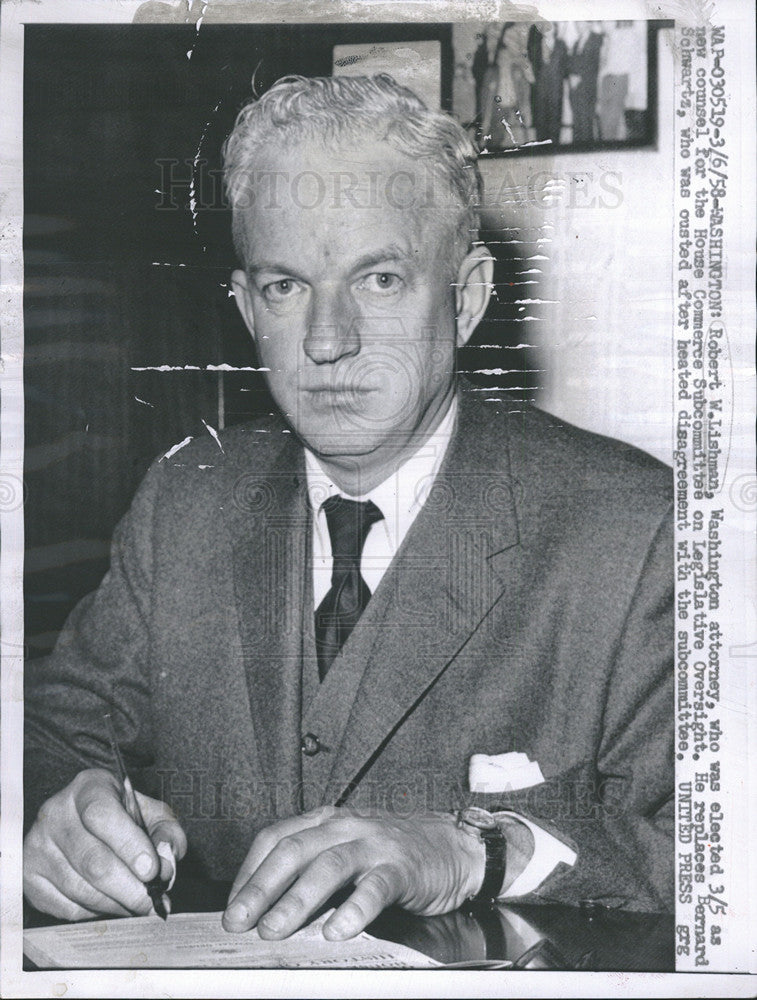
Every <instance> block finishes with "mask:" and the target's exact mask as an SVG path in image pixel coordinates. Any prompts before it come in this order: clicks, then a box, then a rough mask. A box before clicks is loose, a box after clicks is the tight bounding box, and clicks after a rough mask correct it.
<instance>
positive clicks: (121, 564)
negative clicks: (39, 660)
mask: <svg viewBox="0 0 757 1000" xmlns="http://www.w3.org/2000/svg"><path fill="white" fill-rule="evenodd" d="M225 159H226V172H227V189H228V193H229V198H230V201H231V204H232V208H233V213H234V214H233V226H234V235H235V242H236V246H237V251H238V253H239V256H240V262H241V263H242V267H241V268H240V269H239V270H237V271H235V272H234V274H233V278H232V281H233V287H234V292H235V296H236V300H237V304H238V306H239V308H240V310H241V313H242V316H243V318H244V320H245V322H246V324H247V326H248V328H249V330H250V333H251V335H252V337H253V338H254V340H255V343H256V346H257V351H258V355H259V358H260V362H261V364H262V365H263V366H264V367H265V368H266V369H267V379H268V384H269V386H270V389H271V392H272V394H273V396H274V398H275V400H276V402H277V404H278V406H279V408H280V411H281V412H280V414H277V415H274V416H272V417H270V418H268V419H266V420H263V421H260V422H258V423H257V424H255V425H248V426H242V427H239V428H234V429H231V430H229V431H227V432H225V433H224V434H223V435H221V436H220V438H219V439H218V441H216V440H211V439H210V438H208V439H206V440H197V441H192V442H191V443H190V444H188V445H186V446H185V447H184V448H182V449H181V450H180V451H172V452H171V453H169V454H168V455H166V456H163V458H162V459H160V460H159V461H157V462H156V463H155V464H154V466H153V467H152V469H151V470H150V472H149V474H148V476H147V477H146V479H145V481H144V483H143V485H142V486H141V488H140V490H139V492H138V494H137V496H136V498H135V500H134V503H133V505H132V508H131V510H130V512H129V513H128V514H127V516H126V517H125V518H124V520H123V521H122V523H121V524H120V525H119V527H118V529H117V531H116V535H115V537H114V542H113V548H112V558H111V567H110V570H109V573H108V574H107V576H106V578H105V580H104V581H103V583H102V585H101V587H100V588H99V590H98V591H97V592H96V593H94V594H93V595H90V597H88V598H86V599H85V600H84V601H83V602H82V603H81V604H80V605H79V606H78V607H77V609H75V611H74V612H73V614H72V615H71V618H70V619H69V621H68V623H67V625H66V628H65V630H64V632H63V634H62V635H61V638H60V641H59V643H58V645H57V647H56V650H55V652H54V654H53V656H52V657H51V658H50V659H49V660H48V661H46V662H45V663H43V664H41V665H36V664H35V665H34V667H33V668H30V669H29V672H28V674H29V676H28V687H27V694H26V699H27V701H26V704H27V727H26V732H27V749H26V778H25V782H26V786H25V787H26V792H27V817H26V819H27V826H28V828H29V832H28V834H27V837H26V841H25V891H26V894H27V897H28V898H29V900H30V901H31V902H32V903H33V904H34V905H35V906H37V907H38V908H41V909H44V910H47V911H48V912H50V913H53V914H55V915H56V916H61V917H65V918H68V919H81V918H84V917H86V916H89V915H91V914H94V913H118V914H125V913H144V912H148V910H149V908H150V905H151V904H150V901H149V899H148V898H147V896H146V894H145V888H144V883H145V882H146V881H147V880H149V879H150V878H152V877H153V876H155V875H156V873H157V872H158V871H159V870H160V872H161V874H163V875H164V876H166V875H167V874H168V873H169V871H170V868H171V863H170V854H171V853H172V854H173V855H174V857H181V856H182V855H183V854H184V853H185V851H186V850H187V844H189V847H190V850H191V852H192V853H193V855H194V857H195V859H196V861H197V863H199V864H200V865H201V866H202V867H203V869H204V870H205V872H206V873H207V874H208V875H209V876H210V877H212V878H215V879H227V880H231V879H234V884H233V888H232V891H231V894H230V897H229V905H228V907H227V910H226V912H225V914H224V926H225V927H226V928H227V930H229V931H240V930H245V929H247V928H249V927H251V926H254V925H257V926H258V927H259V930H260V933H261V935H262V936H264V937H269V938H278V937H284V936H286V935H288V934H290V933H291V932H293V931H294V930H296V929H297V927H299V926H300V925H301V924H302V923H303V922H305V921H307V919H308V918H309V917H310V916H311V915H312V913H313V912H315V911H316V910H317V909H318V907H320V906H321V905H323V904H324V903H325V902H326V901H327V900H328V899H330V898H331V896H332V895H333V894H334V893H335V892H336V891H337V890H339V889H342V888H344V887H345V886H347V887H349V893H348V897H347V899H346V901H344V902H343V903H342V904H341V905H340V906H339V907H338V908H337V910H336V911H335V913H334V914H333V915H332V917H331V918H330V919H329V921H328V923H327V924H326V926H325V931H324V933H326V935H327V936H330V937H333V938H343V937H348V936H350V935H353V934H355V933H357V932H358V931H359V930H360V929H361V928H362V927H364V926H366V925H367V924H368V923H369V922H370V920H371V919H373V917H374V916H376V915H377V914H378V913H379V912H380V911H381V910H382V909H383V908H384V907H385V906H387V905H389V904H390V903H399V904H400V905H402V906H404V907H406V908H407V909H409V910H412V911H414V912H416V913H423V914H434V913H443V912H446V911H449V910H452V909H455V908H456V907H458V906H460V905H461V904H462V903H463V902H464V901H465V900H466V899H469V898H472V897H477V896H478V897H480V898H487V899H493V898H522V899H526V900H530V901H534V900H558V901H562V902H570V903H576V904H577V903H579V902H580V901H582V900H587V899H591V900H594V901H596V900H599V901H601V902H603V903H606V904H607V905H614V906H627V907H630V908H633V909H637V910H654V909H664V908H666V907H667V908H669V907H670V905H671V901H672V839H671V838H672V806H673V774H672V724H671V713H672V666H671V659H672V651H671V642H672V626H671V604H672V572H671V564H672V553H671V526H670V501H671V483H670V474H669V470H667V469H666V468H665V467H664V466H662V465H661V464H660V463H658V462H656V461H655V460H654V459H652V458H650V457H649V456H647V455H645V454H643V453H642V452H640V451H638V450H637V449H635V448H632V447H630V446H628V445H623V444H620V443H619V442H615V441H610V440H608V439H605V438H600V437H597V436H596V435H592V434H589V433H586V432H584V431H580V430H578V429H576V428H573V427H571V426H569V425H567V424H565V423H563V422H561V421H559V420H557V419H556V418H553V417H550V416H548V415H546V414H544V413H540V412H539V411H538V410H535V409H531V408H525V409H524V408H523V406H522V405H521V404H516V403H514V402H513V401H512V400H509V399H508V398H507V397H506V396H502V397H501V398H499V399H497V398H494V399H493V398H487V399H486V400H482V399H480V398H479V397H478V396H477V394H476V393H475V392H472V391H470V387H469V386H465V385H464V384H461V383H459V382H458V380H457V377H456V374H455V367H456V366H455V352H456V349H457V348H458V347H460V346H462V345H463V344H464V343H465V342H466V341H467V340H468V338H469V337H470V335H471V334H472V332H473V330H474V329H475V327H476V325H477V324H478V322H479V320H480V319H481V317H482V315H483V313H484V311H485V309H486V306H487V303H488V298H489V291H490V282H491V278H492V262H491V258H490V256H489V254H488V252H487V250H486V248H485V247H483V246H482V245H481V244H480V243H478V242H476V236H477V229H476V204H477V201H478V196H479V184H480V180H479V177H478V173H477V169H476V166H475V149H474V148H473V146H472V145H471V144H470V142H469V140H468V138H467V137H466V135H465V133H464V132H463V131H462V130H461V129H460V128H459V127H458V126H457V125H456V124H455V123H454V122H453V121H452V120H451V119H449V118H448V117H446V116H445V115H442V114H439V113H436V112H431V111H429V110H427V109H426V108H425V106H424V105H423V104H422V103H421V102H420V101H419V100H418V99H417V98H416V97H415V96H414V95H413V94H412V93H411V92H409V91H407V90H405V89H404V88H401V87H398V86H397V85H396V84H395V83H394V82H393V81H392V80H391V79H390V78H388V77H385V76H379V77H374V78H355V79H350V78H334V79H311V80H307V79H301V78H285V79H284V80H282V81H279V83H277V84H276V85H274V87H273V88H271V90H270V91H268V92H267V93H266V94H265V95H264V96H263V97H262V98H261V99H260V100H259V101H257V102H253V103H252V104H250V105H248V107H247V108H245V109H244V110H243V111H242V112H241V113H240V115H239V118H238V120H237V124H236V126H235V129H234V132H233V133H232V135H231V137H230V138H229V140H228V141H227V144H226V147H225ZM272 182H274V183H273V184H272ZM487 395H489V394H487ZM492 395H493V394H492ZM108 711H110V712H111V713H112V716H113V720H114V724H115V727H116V729H117V732H118V737H119V742H120V743H121V744H122V746H123V749H124V753H125V756H126V760H127V763H128V767H129V769H130V771H131V772H132V774H133V777H134V781H135V784H136V786H137V788H138V790H139V792H140V802H141V806H142V812H143V813H144V816H145V820H146V823H147V826H148V829H149V832H150V836H149V837H148V836H147V835H145V834H144V833H142V832H141V831H140V830H139V829H138V828H137V827H136V826H135V825H134V823H133V822H132V821H131V820H130V818H129V816H128V815H127V813H126V812H125V810H124V808H123V805H122V801H121V797H120V791H119V788H118V785H117V782H116V781H115V779H114V777H113V776H112V774H111V773H110V770H109V768H110V767H111V766H112V761H111V754H110V750H109V747H108V743H107V736H106V732H105V728H104V723H103V718H102V716H103V714H104V713H105V712H108ZM475 807H478V810H476V808H475ZM161 842H164V843H165V844H167V845H168V851H167V850H166V849H162V850H161V851H160V852H157V851H156V846H157V845H159V844H160V843H161Z"/></svg>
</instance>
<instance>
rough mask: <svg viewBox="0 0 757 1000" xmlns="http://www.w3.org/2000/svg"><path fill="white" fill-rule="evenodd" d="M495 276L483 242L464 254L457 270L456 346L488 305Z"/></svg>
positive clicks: (465, 342) (479, 319)
mask: <svg viewBox="0 0 757 1000" xmlns="http://www.w3.org/2000/svg"><path fill="white" fill-rule="evenodd" d="M493 277H494V258H493V257H492V254H491V250H490V249H489V248H488V247H487V246H485V245H484V244H483V243H479V244H478V245H476V246H474V247H473V248H472V249H471V250H469V251H468V253H467V254H466V255H465V258H464V259H463V262H462V264H461V265H460V269H459V271H458V272H457V286H456V287H455V313H456V315H457V346H458V347H464V346H465V344H467V343H468V341H469V340H470V337H471V334H472V333H473V331H474V330H475V329H476V327H477V326H478V324H479V322H480V321H481V317H482V316H483V315H484V313H485V312H486V307H487V306H488V305H489V298H490V297H491V293H492V279H493Z"/></svg>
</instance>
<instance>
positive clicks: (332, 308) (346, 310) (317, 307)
mask: <svg viewBox="0 0 757 1000" xmlns="http://www.w3.org/2000/svg"><path fill="white" fill-rule="evenodd" d="M307 324H308V329H307V334H306V336H305V343H304V345H303V347H304V350H305V353H306V354H307V356H308V357H309V358H310V360H311V361H314V362H315V363H316V364H317V365H324V364H333V363H334V362H335V361H338V360H339V359H340V358H344V357H352V356H354V355H355V354H357V353H358V352H359V350H360V330H359V324H358V316H357V313H356V311H355V308H354V303H352V302H351V301H350V298H349V296H348V295H346V294H344V293H342V292H340V291H339V290H338V289H335V288H329V289H322V290H319V291H316V292H314V294H313V296H312V298H311V302H310V309H309V311H308V317H307Z"/></svg>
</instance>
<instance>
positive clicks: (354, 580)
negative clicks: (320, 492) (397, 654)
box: [315, 495, 384, 680]
mask: <svg viewBox="0 0 757 1000" xmlns="http://www.w3.org/2000/svg"><path fill="white" fill-rule="evenodd" d="M323 511H324V513H325V514H326V523H327V524H328V526H329V535H330V536H331V555H332V558H333V568H332V571H331V589H330V590H329V592H328V594H326V596H325V597H324V599H323V600H322V601H321V603H320V604H319V605H318V608H317V609H316V612H315V644H316V652H317V654H318V674H319V676H320V678H321V680H323V678H324V677H325V676H326V674H327V673H328V670H329V667H330V666H331V664H332V663H333V662H334V658H335V657H336V655H337V653H338V652H339V650H340V649H341V648H342V646H343V645H344V643H345V642H346V641H347V637H348V636H349V634H350V632H352V630H353V628H354V627H355V625H356V624H357V620H358V618H359V617H360V615H361V614H362V613H363V611H364V610H365V606H366V604H367V603H368V601H369V600H370V597H371V592H370V590H369V589H368V584H367V583H366V582H365V580H364V579H363V578H362V576H361V575H360V556H361V555H362V553H363V545H364V544H365V539H366V535H367V534H368V529H369V528H370V527H371V525H372V524H375V523H376V521H381V520H382V519H383V517H384V515H383V514H382V513H381V511H380V510H379V509H378V507H377V506H376V504H375V503H373V502H372V501H371V500H364V501H361V500H348V499H347V498H346V497H343V496H339V495H336V496H332V497H329V498H328V500H324V502H323Z"/></svg>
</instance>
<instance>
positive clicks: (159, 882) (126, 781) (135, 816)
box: [103, 712, 170, 920]
mask: <svg viewBox="0 0 757 1000" xmlns="http://www.w3.org/2000/svg"><path fill="white" fill-rule="evenodd" d="M103 718H104V719H105V724H106V726H107V727H108V740H109V741H110V746H111V749H112V750H113V756H114V758H115V761H116V766H117V768H118V777H119V780H120V782H121V786H122V790H123V804H124V809H126V811H127V813H128V814H129V816H130V817H131V818H132V820H133V821H134V822H135V823H136V824H137V826H138V827H139V828H140V829H141V830H144V832H145V833H146V834H147V836H148V837H149V836H150V832H149V830H148V829H147V824H146V823H145V819H144V816H143V815H142V810H141V809H140V808H139V802H138V801H137V796H136V793H135V791H134V787H133V786H132V783H131V779H130V778H129V774H128V772H127V770H126V765H125V764H124V759H123V756H122V755H121V750H120V748H119V746H118V741H117V740H116V732H115V730H114V728H113V720H112V719H111V717H110V712H107V713H106V714H105V715H104V716H103ZM166 887H167V883H166V882H164V881H163V879H162V878H161V877H160V871H158V874H157V875H156V876H155V878H151V879H150V881H149V882H146V883H145V888H146V889H147V894H148V896H149V897H150V899H151V900H152V905H153V906H154V907H155V912H156V913H157V915H158V916H159V917H160V918H161V919H162V920H167V919H168V913H169V906H170V904H169V901H168V896H167V895H166Z"/></svg>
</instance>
